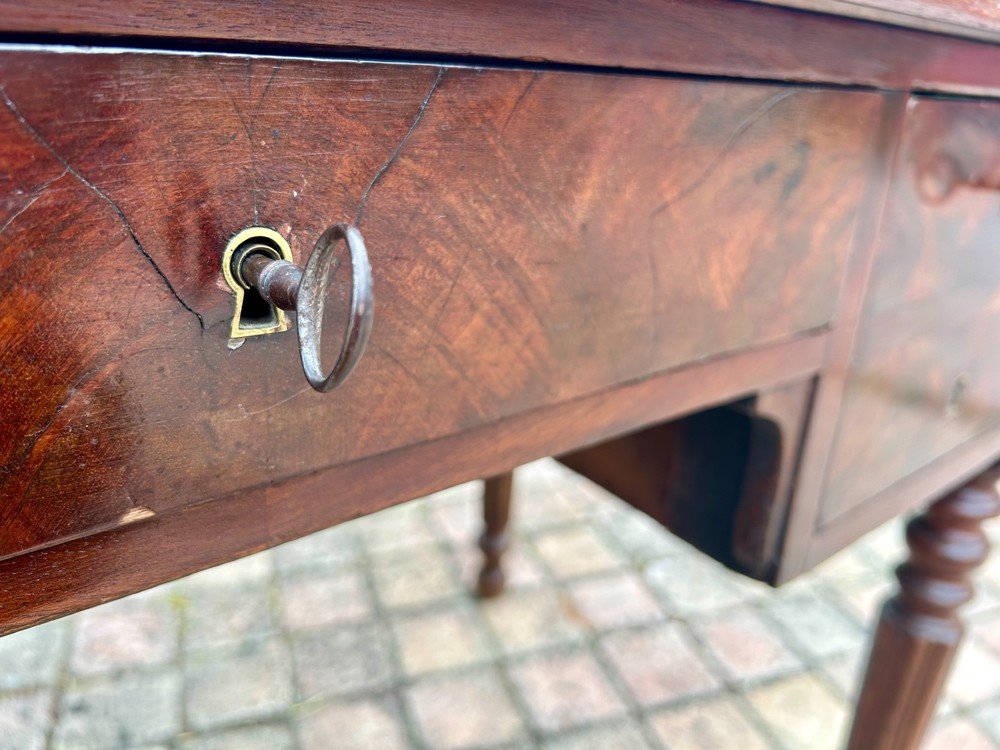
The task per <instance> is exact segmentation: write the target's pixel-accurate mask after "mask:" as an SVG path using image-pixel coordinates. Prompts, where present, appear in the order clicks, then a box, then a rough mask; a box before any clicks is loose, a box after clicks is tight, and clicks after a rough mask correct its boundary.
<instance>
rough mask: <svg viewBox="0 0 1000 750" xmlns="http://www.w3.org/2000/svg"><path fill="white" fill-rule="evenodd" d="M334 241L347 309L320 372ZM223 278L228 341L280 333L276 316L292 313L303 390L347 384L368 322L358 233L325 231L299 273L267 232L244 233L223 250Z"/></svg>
mask: <svg viewBox="0 0 1000 750" xmlns="http://www.w3.org/2000/svg"><path fill="white" fill-rule="evenodd" d="M341 242H343V243H344V244H345V245H346V246H347V251H348V255H349V257H350V262H351V308H350V312H349V314H348V316H347V320H346V322H345V325H344V333H343V338H342V340H341V345H340V353H339V354H338V355H337V361H336V363H335V364H334V365H333V367H332V368H330V369H324V367H323V365H322V363H321V355H320V342H321V340H322V338H323V311H324V308H325V306H326V296H327V290H328V289H329V286H330V282H331V281H332V277H333V275H334V274H335V272H336V270H337V268H338V267H339V266H340V260H339V256H338V255H337V254H336V253H335V252H334V250H335V249H336V248H337V247H338V246H339V245H340V243H341ZM222 274H223V276H225V279H226V283H227V284H229V288H230V289H232V290H233V294H234V295H235V297H236V301H235V303H234V304H235V307H234V311H233V322H232V326H231V328H230V337H231V338H243V337H246V336H258V335H260V334H264V333H276V332H278V331H284V330H286V329H287V328H288V324H287V322H286V321H285V315H284V313H283V312H282V311H283V310H291V311H293V312H294V313H295V317H296V324H297V326H298V334H299V357H300V359H301V360H302V371H303V373H304V374H305V376H306V381H307V382H308V383H309V385H311V386H312V387H313V388H314V389H315V390H317V391H319V392H320V393H327V392H329V391H332V390H333V389H334V388H337V387H338V386H339V385H340V384H341V383H343V382H344V380H346V379H347V376H348V375H350V374H351V372H352V371H353V370H354V367H355V365H357V363H358V360H360V359H361V355H362V354H364V351H365V346H366V345H367V343H368V337H369V336H370V335H371V330H372V320H373V319H374V307H373V305H374V293H373V291H372V268H371V263H370V262H369V260H368V250H367V249H366V248H365V241H364V238H363V237H362V236H361V232H360V231H359V230H358V228H357V227H355V226H351V225H350V224H340V223H338V224H334V225H333V226H331V227H329V228H328V229H327V230H326V231H325V232H323V234H322V235H320V238H319V239H318V240H316V245H315V246H314V247H313V251H312V253H311V254H310V255H309V260H308V261H307V262H306V265H305V267H304V268H299V267H298V266H296V265H295V264H294V263H292V253H291V250H290V249H289V247H288V243H287V242H286V241H285V239H284V237H282V236H281V235H280V234H278V233H277V232H275V231H274V230H273V229H267V228H266V227H252V228H250V229H244V230H243V231H242V232H239V233H238V234H237V235H236V236H235V237H233V238H232V239H231V240H230V241H229V244H227V245H226V250H225V252H224V253H223V256H222Z"/></svg>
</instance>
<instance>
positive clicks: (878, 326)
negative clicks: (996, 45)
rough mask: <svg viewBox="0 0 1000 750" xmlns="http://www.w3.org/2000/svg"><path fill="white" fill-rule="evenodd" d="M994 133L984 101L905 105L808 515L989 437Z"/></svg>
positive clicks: (993, 351)
mask: <svg viewBox="0 0 1000 750" xmlns="http://www.w3.org/2000/svg"><path fill="white" fill-rule="evenodd" d="M997 132H1000V105H997V104H995V103H988V102H945V101H938V100H933V99H918V100H916V101H915V103H914V104H913V105H912V106H911V107H910V110H909V113H908V118H907V125H906V129H905V132H904V134H903V141H902V145H901V153H900V159H899V160H898V162H897V168H896V171H895V174H894V177H893V182H892V186H891V188H890V196H889V202H888V205H887V209H886V218H885V220H884V225H883V231H882V235H881V237H880V239H879V243H878V256H877V259H876V262H875V266H874V269H873V273H872V279H871V282H870V284H869V287H868V296H867V301H866V303H865V308H864V312H863V314H862V319H861V321H860V329H859V330H860V333H859V336H858V340H857V344H856V347H855V351H854V354H853V355H852V358H851V365H850V370H849V375H848V379H847V389H846V393H845V400H844V403H843V406H842V413H841V417H840V423H839V427H838V437H837V439H836V440H835V443H834V446H833V450H832V453H831V457H830V468H829V469H828V476H827V485H826V490H825V493H824V500H823V509H822V513H821V516H820V523H821V524H822V523H828V522H830V521H833V520H834V519H836V518H837V517H838V516H841V515H843V514H845V513H847V512H848V511H850V510H851V509H852V508H855V507H857V506H858V505H860V504H861V503H864V502H866V501H868V500H869V498H872V497H875V496H877V495H879V494H880V493H882V492H883V491H885V490H887V489H888V488H890V487H891V486H892V485H893V484H895V483H896V482H899V481H900V480H901V479H903V478H905V477H906V476H908V475H910V474H912V473H914V472H915V471H917V470H919V469H922V468H924V467H926V466H928V465H929V464H931V463H932V462H933V461H935V460H936V459H939V458H941V457H942V456H944V455H946V454H947V453H949V452H950V451H952V450H955V449H958V448H960V447H961V446H963V445H964V444H966V443H969V442H970V441H971V440H972V439H973V438H976V437H978V436H980V435H983V434H985V433H994V434H995V435H996V439H995V442H997V441H998V440H1000V349H998V348H997V346H996V345H995V342H996V341H998V340H1000V254H998V253H997V237H998V236H1000V192H997V191H996V190H995V189H993V188H992V187H990V186H989V185H990V179H991V178H990V175H993V174H1000V146H998V144H997V140H996V137H995V136H996V133H997ZM955 170H957V172H958V173H960V174H957V175H956V174H955ZM993 179H995V178H993ZM979 182H985V183H986V186H985V187H979V186H978V185H977V183H979Z"/></svg>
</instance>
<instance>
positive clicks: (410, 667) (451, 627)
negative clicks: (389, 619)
mask: <svg viewBox="0 0 1000 750" xmlns="http://www.w3.org/2000/svg"><path fill="white" fill-rule="evenodd" d="M392 631H393V634H394V636H395V638H396V645H397V649H398V651H399V659H400V662H401V664H402V667H403V670H404V671H405V672H406V674H408V675H412V676H417V675H421V674H424V673H427V672H434V671H437V670H441V669H448V668H449V667H460V666H468V665H470V664H476V663H478V662H482V661H485V660H486V659H487V658H488V657H489V649H488V647H487V642H486V635H485V630H484V628H483V626H482V625H481V624H480V623H479V620H478V617H477V615H476V613H475V612H474V611H473V610H472V608H470V607H466V606H462V607H449V608H447V609H442V610H433V611H430V612H423V613H421V614H416V615H407V616H403V617H397V618H395V619H394V621H393V623H392Z"/></svg>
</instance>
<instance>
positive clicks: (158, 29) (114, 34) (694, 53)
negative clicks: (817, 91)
mask: <svg viewBox="0 0 1000 750" xmlns="http://www.w3.org/2000/svg"><path fill="white" fill-rule="evenodd" d="M817 1H820V2H821V1H822V0H810V2H817ZM0 19H3V20H2V21H0V30H6V31H9V32H20V33H30V34H71V35H81V34H83V35H101V36H107V37H109V41H110V42H111V43H114V42H116V41H118V39H117V38H121V37H124V38H126V39H135V38H139V39H143V38H144V39H147V40H148V39H149V38H159V39H161V40H164V41H165V42H166V43H167V44H171V43H176V41H177V40H178V39H186V40H196V41H209V42H223V43H226V44H234V43H235V44H238V43H243V42H255V43H281V44H284V45H296V46H299V45H309V46H319V47H325V48H327V51H328V50H329V49H330V48H333V49H336V50H342V51H352V52H353V51H355V50H366V51H367V50H377V51H378V52H380V53H385V52H387V51H388V52H390V53H391V52H395V53H397V54H403V55H407V56H410V57H412V56H413V55H414V54H425V55H448V56H456V57H459V58H463V57H473V58H482V57H489V58H505V59H516V60H526V61H539V60H543V61H553V62H559V63H574V64H581V65H598V66H606V67H612V68H632V69H643V70H659V71H673V72H680V73H695V74H701V75H721V76H735V77H742V78H768V79H778V80H788V81H811V82H816V81H824V82H830V83H847V84H862V85H868V86H879V87H881V88H901V89H909V88H912V87H919V88H921V89H923V90H929V89H940V90H946V91H961V92H966V93H971V92H993V94H994V95H995V94H996V93H997V92H998V91H1000V77H998V70H1000V47H997V46H994V45H990V44H985V43H980V42H976V41H972V40H966V39H957V38H953V37H948V36H941V35H934V34H928V33H924V32H920V31H915V30H910V29H902V28H893V27H891V26H884V25H878V24H873V23H868V22H865V21H857V20H854V19H849V18H838V17H835V16H832V15H824V14H819V13H809V12H803V11H799V10H789V9H786V8H780V7H769V6H767V5H761V4H755V3H746V2H732V1H731V0H619V1H618V2H611V0H600V1H599V2H593V0H555V1H550V2H537V0H513V1H511V2H504V3H496V2H489V1H488V0H466V1H465V2H449V1H448V0H402V2H365V1H364V0H343V1H342V2H338V3H337V4H336V5H335V6H331V5H330V4H329V3H327V2H323V0H286V2H283V3H282V5H281V9H280V12H278V11H277V9H275V11H274V12H268V11H266V10H264V11H262V9H261V7H260V6H259V5H255V4H253V3H239V2H230V1H227V0H191V1H190V2H186V3H183V4H179V3H175V2H168V1H167V0H129V2H127V3H122V2H116V1H115V0H34V1H33V2H31V3H25V2H19V1H18V0H4V1H3V2H0ZM972 33H976V34H982V29H981V28H972ZM994 38H995V37H994ZM55 39H56V40H58V37H55ZM299 49H301V48H299Z"/></svg>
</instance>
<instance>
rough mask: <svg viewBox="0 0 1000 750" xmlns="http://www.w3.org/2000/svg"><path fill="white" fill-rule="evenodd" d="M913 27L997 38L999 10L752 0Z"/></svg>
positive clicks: (957, 3) (949, 0) (915, 1)
mask: <svg viewBox="0 0 1000 750" xmlns="http://www.w3.org/2000/svg"><path fill="white" fill-rule="evenodd" d="M754 1H755V2H765V3H768V4H770V5H781V6H784V7H790V8H801V9H802V10H812V11H817V12H820V13H832V14H835V15H844V16H849V17H851V18H863V19H866V20H870V21H881V22H883V23H891V24H898V25H900V26H907V27H910V28H914V29H925V30H928V31H940V32H943V33H946V34H949V33H950V34H956V35H959V36H972V37H976V38H979V39H984V40H994V41H995V40H997V39H998V38H1000V10H998V9H997V6H996V4H995V3H993V2H992V0H754Z"/></svg>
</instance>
